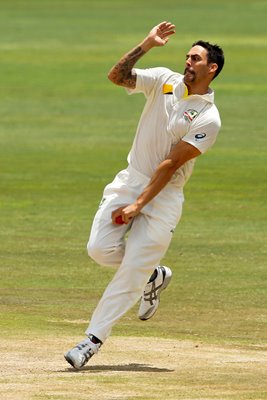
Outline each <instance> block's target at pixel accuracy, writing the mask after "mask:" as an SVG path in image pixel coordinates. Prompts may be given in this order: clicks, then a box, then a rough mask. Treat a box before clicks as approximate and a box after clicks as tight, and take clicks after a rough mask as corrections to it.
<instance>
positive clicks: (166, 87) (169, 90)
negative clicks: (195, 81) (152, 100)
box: [162, 83, 173, 94]
mask: <svg viewBox="0 0 267 400" xmlns="http://www.w3.org/2000/svg"><path fill="white" fill-rule="evenodd" d="M162 92H163V94H173V86H172V85H169V84H168V83H164V85H163V86H162Z"/></svg>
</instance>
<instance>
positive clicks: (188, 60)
mask: <svg viewBox="0 0 267 400" xmlns="http://www.w3.org/2000/svg"><path fill="white" fill-rule="evenodd" d="M185 64H186V66H187V67H190V65H191V60H190V57H188V58H187V59H186V61H185Z"/></svg>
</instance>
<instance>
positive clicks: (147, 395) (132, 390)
mask: <svg viewBox="0 0 267 400" xmlns="http://www.w3.org/2000/svg"><path fill="white" fill-rule="evenodd" d="M80 339H82V338H78V339H77V337H76V338H71V339H65V338H63V339H59V338H54V339H53V338H49V339H46V340H45V341H44V340H39V339H34V340H17V341H14V340H2V341H1V358H2V360H1V386H0V393H1V396H0V397H1V399H3V400H9V399H12V400H25V399H27V400H32V399H34V400H35V399H40V400H43V399H53V400H59V399H72V400H76V399H77V400H79V399H99V400H102V399H103V400H104V399H105V400H113V399H116V400H122V399H127V400H128V399H139V400H141V399H146V400H154V399H162V400H166V399H173V400H174V399H175V400H176V399H184V400H185V399H199V400H200V399H202V400H203V399H266V398H267V382H266V371H267V354H266V349H264V348H261V347H255V348H248V349H244V348H242V349H240V348H230V347H228V348H227V347H220V346H211V345H204V344H201V343H194V342H190V341H178V340H167V339H160V340H158V339H155V338H134V337H131V338H123V337H111V338H110V339H109V340H108V341H107V342H106V343H105V345H104V346H103V347H102V349H101V351H100V352H99V353H98V354H97V355H95V356H94V357H93V358H92V359H91V361H90V362H89V364H88V366H86V367H84V369H82V370H80V371H75V370H74V369H72V368H71V367H70V366H69V365H68V364H67V363H66V362H65V360H64V358H63V353H64V351H66V350H68V348H69V347H71V346H72V345H73V344H76V343H77V341H79V340H80Z"/></svg>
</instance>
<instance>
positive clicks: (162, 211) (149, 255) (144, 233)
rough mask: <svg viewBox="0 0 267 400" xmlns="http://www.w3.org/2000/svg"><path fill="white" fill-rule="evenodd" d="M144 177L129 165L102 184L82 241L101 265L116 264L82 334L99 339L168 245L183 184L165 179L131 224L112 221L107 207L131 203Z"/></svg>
mask: <svg viewBox="0 0 267 400" xmlns="http://www.w3.org/2000/svg"><path fill="white" fill-rule="evenodd" d="M149 181H150V179H149V178H148V177H146V176H144V175H142V174H140V173H139V172H137V171H136V170H134V169H133V167H131V166H130V165H129V166H128V168H127V169H126V170H123V171H121V172H119V173H118V175H116V177H115V179H114V181H113V182H112V183H111V184H109V185H107V186H106V188H105V190H104V193H103V198H102V201H101V203H100V207H99V209H98V211H97V213H96V215H95V218H94V221H93V225H92V229H91V234H90V238H89V242H88V245H87V249H88V254H89V256H90V257H91V258H92V259H93V260H95V261H96V262H97V263H98V264H100V265H106V266H117V267H118V270H117V271H116V273H115V275H114V277H113V279H112V281H111V282H110V283H109V285H108V286H107V288H106V290H105V291H104V294H103V296H102V298H101V299H100V301H99V303H98V305H97V307H96V309H95V311H94V313H93V315H92V318H91V321H90V324H89V326H88V329H87V330H86V334H87V335H89V334H93V335H94V336H96V337H97V338H98V339H100V340H101V341H102V342H104V341H105V340H106V339H107V337H108V336H109V335H110V333H111V329H112V327H113V325H114V324H115V323H116V322H117V321H118V320H119V319H120V318H121V317H122V316H123V315H124V314H125V313H126V312H127V311H128V310H129V309H130V308H131V307H132V306H133V305H134V304H136V303H137V301H138V300H139V299H140V297H141V295H142V293H143V290H144V287H145V285H146V283H147V281H148V279H149V277H150V276H151V274H152V272H153V271H154V269H155V268H156V267H157V266H158V265H159V262H160V260H161V258H162V257H163V256H164V254H165V252H166V250H167V249H168V247H169V244H170V241H171V238H172V234H173V231H174V229H175V227H176V225H177V223H178V221H179V219H180V217H181V214H182V204H183V199H184V197H183V192H182V189H181V188H177V187H176V186H175V185H173V184H171V183H169V184H167V186H166V187H165V188H164V189H163V190H162V191H161V192H160V193H159V194H158V195H157V196H156V197H155V198H154V199H153V200H152V201H151V202H150V203H149V204H147V205H146V206H145V207H144V208H143V209H142V212H141V213H140V214H139V215H138V216H137V217H135V218H134V219H133V221H132V223H131V224H128V225H125V224H124V225H115V224H113V223H112V220H111V213H112V211H114V210H116V209H117V208H119V207H121V206H123V205H127V204H131V203H133V202H134V201H135V200H136V198H137V197H138V196H139V195H140V194H141V193H142V191H143V190H144V188H145V186H147V184H148V182H149ZM126 234H127V239H125V236H126Z"/></svg>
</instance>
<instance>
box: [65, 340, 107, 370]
mask: <svg viewBox="0 0 267 400" xmlns="http://www.w3.org/2000/svg"><path fill="white" fill-rule="evenodd" d="M101 344H102V343H93V342H92V341H91V340H90V338H87V339H85V340H83V341H82V342H81V343H78V344H77V345H76V346H75V347H73V349H71V350H69V351H68V352H67V353H66V354H64V357H65V359H66V360H67V361H68V363H70V364H71V365H72V366H73V367H74V368H76V369H80V368H82V367H83V366H84V365H85V364H86V363H87V362H88V361H89V359H90V358H91V357H92V356H93V355H94V354H96V353H97V352H98V350H99V348H100V346H101Z"/></svg>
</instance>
